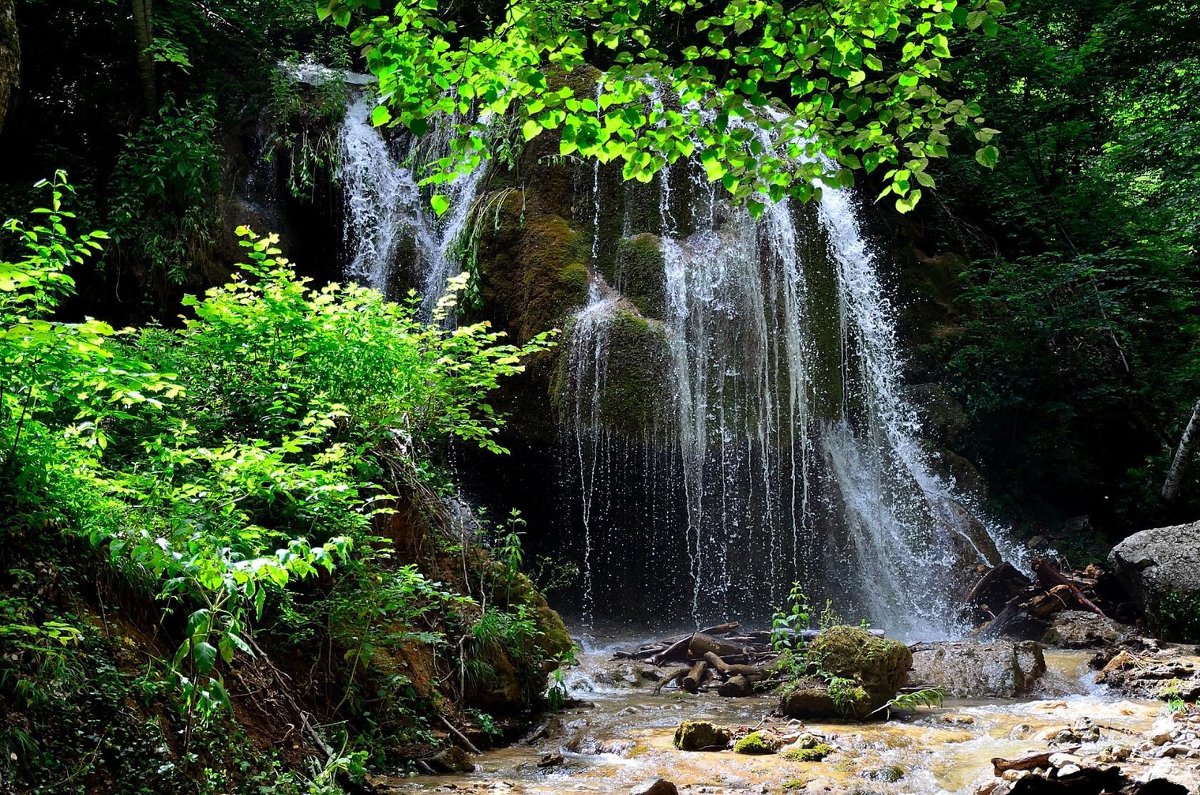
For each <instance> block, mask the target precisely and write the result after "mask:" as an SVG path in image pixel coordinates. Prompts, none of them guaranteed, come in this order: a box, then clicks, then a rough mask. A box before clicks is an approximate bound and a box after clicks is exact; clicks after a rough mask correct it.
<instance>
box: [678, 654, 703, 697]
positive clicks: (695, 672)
mask: <svg viewBox="0 0 1200 795" xmlns="http://www.w3.org/2000/svg"><path fill="white" fill-rule="evenodd" d="M707 673H708V663H706V662H705V661H704V660H701V661H700V662H698V663H696V664H695V665H693V666H692V670H690V671H688V673H687V675H686V676H684V677H683V689H684V690H686V691H688V692H689V693H696V692H698V691H699V690H700V685H702V684H704V678H705V674H707Z"/></svg>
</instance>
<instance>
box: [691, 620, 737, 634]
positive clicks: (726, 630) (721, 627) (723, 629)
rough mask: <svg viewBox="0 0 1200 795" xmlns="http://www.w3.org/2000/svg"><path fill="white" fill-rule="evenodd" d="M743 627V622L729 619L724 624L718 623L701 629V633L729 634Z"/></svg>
mask: <svg viewBox="0 0 1200 795" xmlns="http://www.w3.org/2000/svg"><path fill="white" fill-rule="evenodd" d="M739 627H741V623H739V622H737V621H727V622H725V623H724V624H717V625H716V626H715V627H709V628H707V629H702V630H700V634H701V635H728V634H730V633H731V632H737V630H738V628H739Z"/></svg>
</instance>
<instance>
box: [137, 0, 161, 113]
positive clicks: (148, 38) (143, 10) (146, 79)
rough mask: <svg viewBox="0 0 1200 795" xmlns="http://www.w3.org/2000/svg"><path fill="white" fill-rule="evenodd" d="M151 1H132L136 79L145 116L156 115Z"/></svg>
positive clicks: (156, 98) (156, 97)
mask: <svg viewBox="0 0 1200 795" xmlns="http://www.w3.org/2000/svg"><path fill="white" fill-rule="evenodd" d="M151 3H152V0H133V41H134V43H135V44H136V45H137V62H138V79H139V80H140V81H141V84H142V104H143V106H144V107H145V109H146V115H148V116H153V115H155V114H156V113H158V87H157V85H156V82H157V81H156V79H155V75H154V53H153V52H151V51H150V47H151V45H153V44H154V9H153V8H152V6H151Z"/></svg>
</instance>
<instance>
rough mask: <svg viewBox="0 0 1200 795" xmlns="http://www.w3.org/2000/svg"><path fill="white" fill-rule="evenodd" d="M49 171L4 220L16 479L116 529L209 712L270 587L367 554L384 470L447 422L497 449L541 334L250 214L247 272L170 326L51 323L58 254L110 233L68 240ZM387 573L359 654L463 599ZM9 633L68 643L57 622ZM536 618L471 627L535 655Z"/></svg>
mask: <svg viewBox="0 0 1200 795" xmlns="http://www.w3.org/2000/svg"><path fill="white" fill-rule="evenodd" d="M46 187H47V188H48V189H49V190H50V192H51V202H50V207H48V208H45V209H41V210H38V211H36V213H35V214H36V215H39V216H43V217H44V223H41V224H38V225H35V226H26V225H24V224H22V223H20V222H17V221H10V222H9V223H8V224H7V229H8V230H9V231H11V232H13V233H16V234H17V235H18V236H19V239H20V240H21V241H22V243H23V244H24V247H25V250H26V256H25V257H24V258H22V259H18V260H16V261H14V262H4V263H2V264H0V276H2V277H3V280H2V281H0V320H2V321H3V334H0V389H2V392H0V409H2V412H3V413H2V414H0V441H3V456H4V457H3V459H2V460H0V463H2V464H3V466H4V467H5V472H6V474H7V475H8V477H7V479H6V481H5V483H4V487H5V490H6V492H5V494H6V497H7V498H8V499H11V500H13V501H15V502H16V503H17V504H18V505H19V506H20V507H22V508H23V509H24V510H33V509H34V508H35V506H36V509H37V510H39V511H42V512H44V513H46V514H48V515H50V516H52V517H53V518H54V520H55V521H57V522H60V523H61V524H62V525H63V526H65V527H67V528H69V532H71V533H74V534H77V535H79V536H82V537H85V538H87V539H89V540H90V541H91V542H92V543H94V544H106V545H107V549H108V553H109V556H110V557H111V559H112V561H113V563H114V565H115V566H116V567H118V568H119V569H124V570H125V571H126V572H127V573H128V575H129V576H130V577H131V578H133V579H134V580H135V581H140V582H143V583H145V585H146V587H147V588H149V589H150V590H151V591H152V592H154V593H157V594H158V596H159V597H160V598H161V599H163V600H164V601H165V602H166V604H167V605H168V607H169V608H170V609H171V610H181V611H182V612H183V615H185V616H186V620H185V621H184V626H183V629H182V631H181V633H180V643H179V646H178V648H177V650H176V652H175V653H174V655H173V658H172V659H171V660H170V668H171V671H172V676H173V678H174V682H175V684H176V689H177V692H178V694H179V696H180V700H181V702H182V707H183V709H184V710H185V712H186V714H187V715H188V716H189V718H195V719H198V720H199V722H200V723H204V722H205V721H208V720H211V719H213V718H214V717H216V716H217V715H218V714H219V713H220V712H221V711H222V710H223V709H227V708H228V706H229V697H228V694H227V692H226V690H225V686H224V679H223V674H222V669H223V666H224V665H227V664H229V663H230V662H231V661H232V659H233V658H234V656H235V655H237V654H239V653H241V654H254V653H255V649H254V643H253V641H252V639H251V629H252V626H253V624H254V622H255V621H256V620H258V619H261V617H262V615H263V612H264V608H265V607H266V605H267V603H268V600H269V599H271V595H272V594H279V593H280V592H281V591H282V589H286V588H287V587H288V586H289V585H290V584H291V583H293V582H295V581H297V580H302V579H306V578H310V577H313V576H315V575H316V574H317V573H318V572H319V571H322V572H331V571H332V570H333V569H334V567H335V565H337V564H339V563H346V562H347V561H348V560H349V559H350V555H351V551H352V550H353V549H355V548H364V551H363V552H361V553H360V558H363V557H364V556H366V557H367V558H369V557H370V555H369V553H368V552H367V551H366V549H365V548H367V547H368V546H369V544H370V543H371V541H372V536H371V534H370V528H371V525H370V522H371V519H372V517H373V516H374V515H376V514H377V513H380V512H382V511H386V510H387V502H388V498H387V491H386V489H385V486H384V485H381V484H380V483H377V482H376V480H379V481H382V482H390V483H391V484H392V485H395V484H396V482H397V481H396V479H397V478H401V477H405V476H410V474H411V472H412V471H413V470H414V469H415V466H414V464H413V462H414V461H415V460H416V459H417V457H418V456H424V455H427V454H428V453H429V452H430V451H431V449H432V446H433V445H437V444H441V443H443V440H444V439H445V437H446V436H447V435H450V436H454V437H457V438H460V439H463V440H465V441H469V442H472V443H475V444H478V445H479V446H481V447H484V448H485V449H489V450H493V451H500V450H501V448H500V447H499V446H498V445H497V444H496V442H495V441H494V439H493V434H494V433H495V432H496V429H497V427H498V425H499V417H497V416H496V414H495V412H494V411H493V409H492V408H491V406H490V405H489V404H488V403H487V402H486V401H487V394H488V392H490V391H491V390H492V389H494V388H495V387H496V386H497V384H498V383H499V379H500V378H502V377H504V376H507V375H512V374H514V373H516V372H519V371H520V369H521V364H520V361H521V359H522V358H523V357H524V356H525V355H527V354H529V353H532V352H535V351H539V350H542V349H544V348H545V347H546V345H547V344H548V337H547V336H542V337H539V338H537V339H535V340H533V341H531V342H530V343H529V344H527V345H525V346H522V347H519V348H518V347H514V346H510V345H503V344H499V343H498V337H499V335H497V334H495V333H493V332H491V331H489V330H488V329H487V327H486V325H484V324H478V325H474V326H460V327H458V328H456V329H454V330H446V329H443V328H441V327H440V326H439V325H425V324H422V323H420V322H419V321H418V320H417V319H416V311H417V300H416V298H415V297H410V299H409V300H408V301H406V302H405V303H403V304H393V303H389V302H388V301H386V300H385V299H384V298H383V296H381V295H380V294H378V293H376V292H374V291H371V290H368V289H365V288H361V287H356V286H349V287H343V286H340V285H329V286H327V287H325V288H323V289H320V290H316V289H313V288H310V287H309V286H308V285H307V284H306V283H305V281H303V280H301V279H298V278H297V277H296V276H295V274H294V273H293V272H292V270H291V269H290V267H289V264H288V262H287V260H285V259H283V258H282V256H281V254H280V252H279V250H278V249H276V248H275V247H274V238H271V239H262V240H256V239H254V237H253V235H252V234H251V233H250V232H249V230H244V229H243V230H239V231H240V233H241V235H242V236H243V238H244V242H243V244H244V246H245V247H246V251H247V254H248V259H249V262H248V263H247V264H246V265H244V266H243V274H244V276H243V277H242V278H239V279H237V280H235V281H234V282H232V283H231V284H229V285H227V286H225V287H222V288H215V289H213V290H210V291H209V292H208V294H207V295H206V297H205V298H204V299H203V300H199V299H189V300H187V301H185V304H186V305H187V306H189V307H191V310H192V314H191V316H190V317H188V318H186V319H185V322H184V325H183V327H182V328H180V329H178V330H175V331H164V330H159V329H149V330H147V331H145V332H143V333H142V334H141V335H140V336H139V337H136V338H133V337H131V336H130V335H127V334H126V335H117V334H116V333H115V332H113V330H112V329H111V328H109V327H108V326H105V325H104V324H99V323H96V322H94V321H86V322H84V323H79V324H68V323H60V322H56V321H51V320H46V319H44V316H45V315H47V314H48V313H49V312H50V311H51V310H53V309H54V308H55V307H56V306H57V305H58V303H59V301H60V300H61V299H62V298H63V297H64V296H66V295H69V294H70V291H71V290H72V289H73V282H72V280H71V279H70V277H69V276H67V275H66V274H65V272H64V271H65V268H66V267H67V266H68V265H70V264H76V263H78V262H80V261H82V259H83V257H84V256H85V254H87V253H88V252H89V251H90V250H93V249H95V248H96V247H97V246H98V243H96V242H95V241H96V240H97V239H99V238H102V237H103V236H102V235H98V234H95V233H93V234H91V235H84V236H81V237H79V238H78V239H76V238H74V237H72V236H71V234H70V232H69V230H68V229H67V223H68V222H69V221H70V219H71V215H70V213H68V212H67V211H65V210H64V209H63V208H62V200H63V197H64V195H65V194H66V193H68V192H69V190H70V189H69V186H67V185H66V182H65V178H64V177H63V176H62V175H61V174H60V175H58V176H57V177H56V179H55V181H54V182H53V183H49V184H47V186H46ZM452 301H453V298H452V297H450V298H448V299H446V300H444V301H443V304H442V307H443V310H444V309H445V308H447V307H448V306H450V305H451V304H452ZM348 346H351V347H352V348H353V350H354V351H355V355H354V356H347V355H346V351H347V349H348ZM513 521H514V522H516V521H519V518H517V517H514V519H513ZM513 538H514V539H515V538H516V536H515V532H514V535H513ZM514 543H515V542H514ZM516 549H517V550H518V551H517V552H510V555H509V558H510V560H509V562H510V563H512V562H513V560H515V561H516V563H518V564H519V562H520V558H519V545H517V546H516ZM376 576H378V577H379V578H380V579H379V580H378V581H377V582H376V583H374V587H373V588H372V589H370V591H369V593H370V595H371V597H372V599H370V600H364V601H363V603H362V604H360V605H358V606H357V607H358V609H359V610H360V611H366V613H368V614H370V617H369V618H368V620H367V627H366V628H365V629H363V630H362V632H361V633H360V635H361V637H360V640H359V642H358V644H357V645H356V646H352V648H353V649H356V650H355V651H354V654H355V655H356V660H357V659H358V658H359V657H361V656H362V655H363V654H364V653H365V654H367V655H368V656H369V654H370V651H371V644H372V643H378V642H379V641H378V640H377V639H375V638H374V636H372V635H371V633H370V631H369V630H370V625H371V622H372V621H376V620H379V619H381V618H382V619H386V620H395V621H399V622H401V623H402V624H404V625H409V624H413V623H414V622H417V621H418V620H419V619H420V618H421V617H422V616H423V615H424V613H425V612H427V611H428V610H431V609H435V608H437V609H441V608H444V607H446V606H447V605H450V606H453V605H454V604H455V603H456V602H462V601H463V600H456V599H455V598H454V597H452V596H451V595H449V594H448V593H447V592H444V591H441V590H438V589H437V588H436V586H435V584H431V583H429V582H427V581H425V580H424V578H423V577H421V575H420V574H419V573H418V572H417V571H416V570H415V569H413V568H405V567H401V568H399V569H396V570H392V571H390V572H388V573H387V574H386V575H376ZM465 601H466V602H469V601H470V600H469V599H468V600H465ZM431 605H432V606H431ZM484 619H486V620H484ZM4 627H5V629H4V632H5V633H6V634H9V635H15V634H24V635H30V634H31V633H34V634H36V635H37V636H38V637H45V636H53V637H54V638H67V639H69V637H68V636H69V633H68V631H67V628H66V627H57V626H55V625H43V626H41V627H36V626H35V625H32V624H29V622H24V621H17V620H11V621H8V622H5V624H4ZM353 628H354V624H353V622H349V625H348V626H347V627H346V629H347V630H348V631H352V630H353ZM406 631H407V630H406ZM55 633H57V634H55ZM534 634H535V630H534V628H533V622H532V620H531V619H530V618H528V616H526V615H525V613H524V611H523V608H522V607H521V606H518V607H517V609H516V610H515V611H514V612H513V613H511V614H509V613H500V612H497V611H491V612H490V613H485V616H484V618H483V619H481V620H480V623H479V624H478V625H477V627H476V629H475V630H474V631H473V633H472V637H473V638H474V639H475V641H476V642H478V643H479V644H481V645H483V646H486V645H487V644H489V643H493V642H499V643H501V644H502V645H504V646H505V647H508V648H513V649H518V648H519V649H522V650H528V647H529V646H530V644H531V639H532V637H533V635H534ZM351 678H353V677H352V676H351Z"/></svg>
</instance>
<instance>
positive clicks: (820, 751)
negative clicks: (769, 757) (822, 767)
mask: <svg viewBox="0 0 1200 795" xmlns="http://www.w3.org/2000/svg"><path fill="white" fill-rule="evenodd" d="M832 753H833V746H832V745H829V744H827V743H818V744H816V745H814V746H813V747H812V748H789V749H787V750H786V751H784V752H783V758H784V759H786V760H788V761H789V762H820V761H821V760H822V759H824V758H825V757H827V756H829V755H830V754H832Z"/></svg>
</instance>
